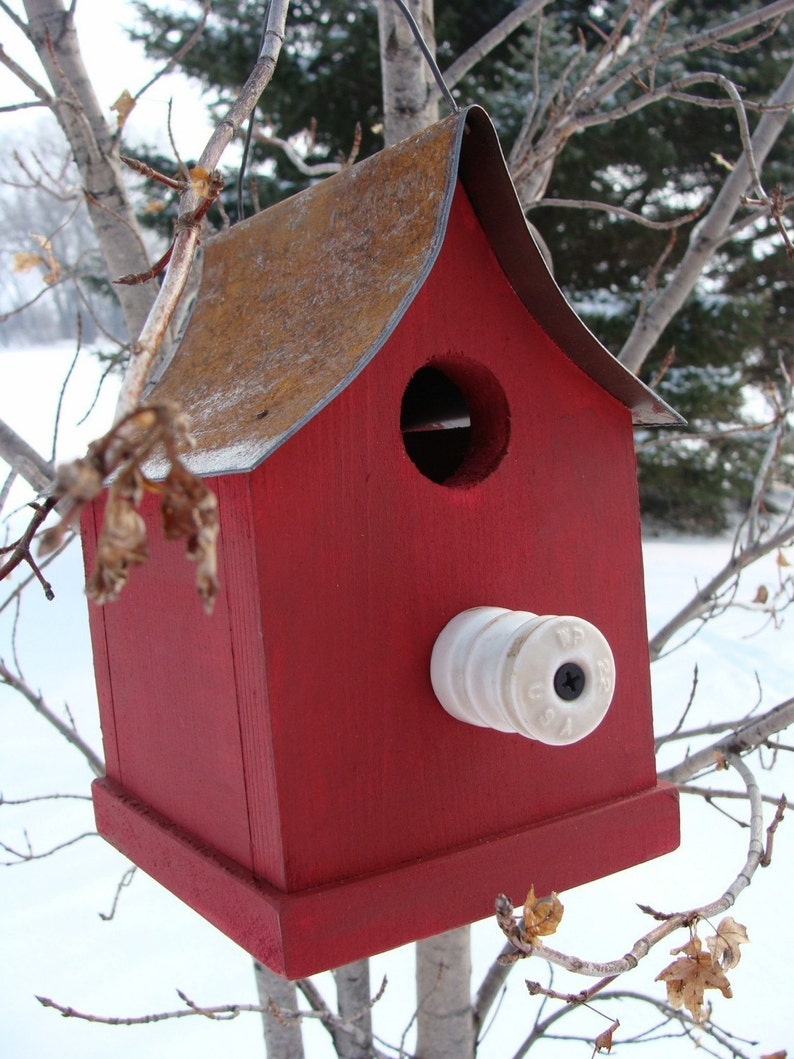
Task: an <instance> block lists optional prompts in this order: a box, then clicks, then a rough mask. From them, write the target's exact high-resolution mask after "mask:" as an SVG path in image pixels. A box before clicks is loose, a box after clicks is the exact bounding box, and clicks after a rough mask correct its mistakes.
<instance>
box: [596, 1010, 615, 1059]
mask: <svg viewBox="0 0 794 1059" xmlns="http://www.w3.org/2000/svg"><path fill="white" fill-rule="evenodd" d="M619 1026H620V1023H619V1022H618V1020H617V1019H615V1021H614V1022H613V1023H612V1025H611V1026H609V1027H608V1028H607V1029H605V1030H604V1032H603V1033H599V1035H598V1036H597V1037H596V1039H595V1041H594V1042H593V1055H595V1054H596V1052H611V1051H612V1038H613V1036H614V1034H615V1030H616V1029H618V1027H619Z"/></svg>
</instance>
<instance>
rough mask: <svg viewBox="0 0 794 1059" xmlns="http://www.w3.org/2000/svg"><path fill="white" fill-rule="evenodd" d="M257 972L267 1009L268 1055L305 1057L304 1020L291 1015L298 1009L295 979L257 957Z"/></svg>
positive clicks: (291, 1058)
mask: <svg viewBox="0 0 794 1059" xmlns="http://www.w3.org/2000/svg"><path fill="white" fill-rule="evenodd" d="M254 976H255V978H256V988H257V992H258V993H259V1003H260V1004H261V1005H262V1007H263V1008H264V1009H265V1011H264V1014H263V1015H262V1019H263V1021H264V1027H265V1047H266V1049H267V1055H268V1059H304V1051H303V1037H302V1034H301V1024H300V1022H299V1020H298V1019H297V1018H290V1016H291V1015H295V1014H296V1013H297V1011H298V995H297V990H296V988H295V983H294V982H289V981H287V979H286V978H282V977H281V975H278V974H276V972H275V971H271V970H270V968H269V967H265V966H264V965H263V964H261V963H259V962H258V961H257V960H254Z"/></svg>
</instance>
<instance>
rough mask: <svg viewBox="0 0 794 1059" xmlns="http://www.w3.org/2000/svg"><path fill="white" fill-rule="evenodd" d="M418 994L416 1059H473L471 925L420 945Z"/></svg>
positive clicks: (417, 952) (417, 973)
mask: <svg viewBox="0 0 794 1059" xmlns="http://www.w3.org/2000/svg"><path fill="white" fill-rule="evenodd" d="M416 992H417V1042H416V1059H471V1056H473V1055H474V1010H473V1008H472V1003H471V938H470V928H469V927H458V929H457V930H449V931H447V932H446V934H439V935H437V937H435V938H428V939H427V940H426V941H420V942H418V943H417V946H416Z"/></svg>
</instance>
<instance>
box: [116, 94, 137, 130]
mask: <svg viewBox="0 0 794 1059" xmlns="http://www.w3.org/2000/svg"><path fill="white" fill-rule="evenodd" d="M135 104H136V100H135V97H134V96H132V95H131V94H130V92H128V91H127V89H126V88H125V89H124V91H123V92H122V93H121V95H120V96H119V98H118V99H117V100H116V102H115V103H111V105H110V109H111V110H115V111H116V124H117V125H118V127H119V128H120V129H123V128H124V125H125V123H126V121H127V118H128V117H129V116H130V114H131V113H132V111H133V110H134V109H135Z"/></svg>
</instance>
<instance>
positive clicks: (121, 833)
mask: <svg viewBox="0 0 794 1059" xmlns="http://www.w3.org/2000/svg"><path fill="white" fill-rule="evenodd" d="M93 795H94V806H95V811H96V819H97V826H98V828H99V830H100V832H101V833H102V834H104V835H107V836H110V840H111V841H112V842H113V844H114V845H115V846H116V847H117V848H118V849H119V850H121V852H122V853H124V854H125V855H126V856H128V857H130V859H132V860H133V861H135V863H136V864H139V865H140V866H141V868H142V869H143V870H144V871H146V872H147V873H148V874H149V875H151V876H153V877H154V878H155V879H157V880H158V881H159V882H160V883H162V884H163V885H164V886H165V887H167V888H168V889H169V890H171V892H172V893H174V894H176V896H177V897H179V898H180V899H181V900H183V901H184V902H185V903H186V904H188V905H190V907H191V908H193V909H195V910H196V911H197V912H198V913H199V914H200V915H202V916H204V918H205V919H207V920H209V922H211V923H213V924H214V925H215V926H216V927H218V929H219V930H221V931H223V933H224V934H226V935H227V936H228V937H230V938H232V939H233V940H234V941H236V942H237V943H238V944H239V945H241V946H242V947H243V948H244V949H245V950H246V951H247V952H249V953H251V954H252V955H253V956H254V957H255V958H256V959H258V960H260V961H261V962H262V963H265V964H267V965H268V966H269V967H271V968H272V969H273V970H275V971H277V972H278V973H279V974H282V975H284V976H285V977H288V978H304V977H306V976H308V975H310V974H315V973H317V972H319V971H323V970H327V969H328V968H329V967H335V966H338V965H340V964H342V963H350V962H352V961H353V960H357V959H361V958H363V957H365V956H371V955H374V954H375V953H378V952H385V951H387V950H388V949H392V948H395V947H396V946H398V945H403V944H406V943H408V942H410V941H414V940H416V939H418V938H424V937H430V936H431V935H434V934H439V933H441V932H442V931H444V930H449V929H452V928H453V927H457V926H462V925H463V924H464V923H472V922H475V921H477V920H480V919H483V918H485V917H487V916H490V915H492V914H493V904H494V900H495V898H496V895H497V894H498V893H507V895H508V896H509V897H510V898H511V900H512V901H513V902H514V903H515V905H516V906H517V907H518V906H520V905H521V904H522V903H523V901H524V897H525V896H526V893H527V890H528V889H529V886H530V884H532V883H534V885H535V890H536V892H537V893H549V892H550V891H551V890H558V891H560V892H562V891H564V890H567V889H569V888H571V887H573V886H578V885H579V884H581V883H583V882H587V881H588V880H589V879H591V878H593V877H594V876H593V872H594V871H598V872H600V871H603V870H605V869H606V870H607V871H609V872H614V871H620V870H621V869H623V868H626V867H629V866H630V865H632V864H635V863H637V862H639V861H641V860H648V859H649V858H651V857H657V856H659V855H660V854H662V853H666V852H669V850H671V849H672V848H674V847H675V845H676V844H677V842H678V792H677V789H676V788H675V787H672V786H670V785H668V784H660V785H659V786H658V787H655V788H652V789H651V790H649V791H643V792H642V793H640V794H635V795H631V796H629V797H628V798H625V799H621V800H618V801H616V802H610V803H608V804H606V805H602V806H599V807H598V808H596V809H590V810H585V811H583V812H581V813H573V814H570V815H569V816H567V817H562V818H560V819H558V820H553V821H547V822H545V823H542V824H539V825H537V827H535V828H532V829H531V830H529V831H525V832H522V833H520V834H512V835H511V834H508V835H497V836H495V837H493V838H491V839H490V840H488V841H485V842H481V843H478V844H477V845H475V846H473V847H471V848H470V849H466V850H456V851H454V852H452V853H449V854H445V855H441V856H438V857H430V858H428V859H426V860H421V861H417V862H415V863H413V864H408V865H403V866H402V867H399V868H396V869H394V870H391V871H387V872H385V873H384V874H382V875H370V876H364V877H362V878H358V879H351V880H347V881H345V882H340V883H337V884H330V885H328V886H325V887H319V888H315V889H310V890H304V891H301V892H298V893H292V894H285V893H283V892H281V891H279V890H277V889H276V888H275V887H273V886H270V885H269V884H268V883H267V882H264V881H263V880H261V879H256V878H255V877H253V876H252V875H251V873H250V872H245V871H243V870H242V869H241V868H240V867H239V865H237V864H235V863H234V861H232V860H229V859H228V858H225V857H223V856H221V855H219V854H218V853H217V852H216V851H214V850H212V849H210V848H209V847H207V846H206V845H203V844H202V843H200V842H199V841H198V840H197V839H196V838H195V837H194V836H192V835H190V834H188V833H186V832H185V831H183V830H182V829H180V828H178V827H176V826H175V825H174V824H173V823H171V822H170V821H169V820H167V819H165V818H164V817H162V816H161V815H159V814H158V813H155V812H153V811H152V810H151V809H150V808H149V807H148V806H146V805H144V804H143V803H141V802H139V801H137V800H136V799H134V798H131V797H130V796H129V795H128V794H127V793H126V792H125V791H123V790H122V789H121V788H119V787H118V786H117V785H116V784H114V783H113V782H112V781H111V780H97V781H96V782H95V783H94V785H93ZM661 834H663V835H664V837H665V844H664V845H661V844H660V843H659V836H660V835H661ZM496 933H497V928H496V926H494V936H496Z"/></svg>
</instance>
